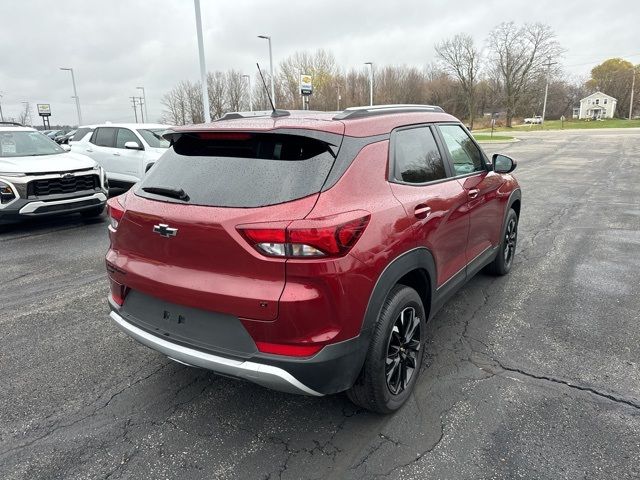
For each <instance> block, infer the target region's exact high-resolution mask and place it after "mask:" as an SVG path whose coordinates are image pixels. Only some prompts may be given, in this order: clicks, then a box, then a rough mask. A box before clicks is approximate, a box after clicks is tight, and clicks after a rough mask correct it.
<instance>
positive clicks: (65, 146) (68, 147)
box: [60, 143, 71, 152]
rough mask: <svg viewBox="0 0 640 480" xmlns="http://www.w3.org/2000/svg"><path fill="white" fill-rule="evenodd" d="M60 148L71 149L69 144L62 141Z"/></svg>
mask: <svg viewBox="0 0 640 480" xmlns="http://www.w3.org/2000/svg"><path fill="white" fill-rule="evenodd" d="M60 148H61V149H63V150H64V151H65V152H69V151H71V147H70V146H69V145H67V144H64V143H63V144H62V145H60Z"/></svg>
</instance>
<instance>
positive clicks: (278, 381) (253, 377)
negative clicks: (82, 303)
mask: <svg viewBox="0 0 640 480" xmlns="http://www.w3.org/2000/svg"><path fill="white" fill-rule="evenodd" d="M110 316H111V318H112V319H113V320H114V321H115V322H116V324H117V325H118V327H120V329H121V330H123V331H124V332H125V333H127V334H128V335H130V336H131V337H133V338H135V339H136V340H137V341H138V342H140V343H142V344H143V345H146V346H147V347H150V348H153V349H154V350H157V351H159V352H161V353H164V354H165V355H166V356H167V357H169V358H171V359H172V360H176V361H178V362H181V363H186V364H187V365H191V366H194V367H201V368H206V369H209V370H213V371H214V372H218V373H221V374H223V375H230V376H233V377H237V378H242V379H245V380H249V381H250V382H253V383H257V384H258V385H262V386H264V387H267V388H271V389H273V390H279V391H282V392H288V393H297V394H303V395H314V396H321V395H322V393H319V392H316V391H315V390H313V389H311V388H309V387H307V386H306V385H304V384H303V383H301V382H300V381H299V380H297V379H296V378H295V377H294V376H293V375H291V374H290V373H289V372H287V371H285V370H283V369H281V368H278V367H275V366H273V365H265V364H261V363H256V362H252V361H247V360H234V359H230V358H225V357H221V356H218V355H213V354H210V353H206V352H201V351H199V350H195V349H193V348H188V347H184V346H182V345H178V344H175V343H172V342H168V341H166V340H164V339H162V338H160V337H157V336H155V335H152V334H150V333H148V332H145V331H144V330H142V329H140V328H138V327H136V326H135V325H132V324H131V323H129V322H127V321H126V320H125V319H124V318H122V317H121V316H120V315H119V314H118V313H117V312H115V311H112V312H111V314H110Z"/></svg>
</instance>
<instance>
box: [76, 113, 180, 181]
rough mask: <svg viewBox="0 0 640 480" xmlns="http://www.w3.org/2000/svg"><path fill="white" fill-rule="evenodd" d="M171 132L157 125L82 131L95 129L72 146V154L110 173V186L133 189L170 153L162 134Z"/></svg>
mask: <svg viewBox="0 0 640 480" xmlns="http://www.w3.org/2000/svg"><path fill="white" fill-rule="evenodd" d="M169 128H171V127H169V126H167V125H161V124H156V123H106V124H102V125H92V126H88V127H80V128H79V129H78V132H83V130H84V129H91V135H89V134H88V131H86V133H84V136H82V138H81V139H79V140H76V137H74V139H73V140H72V141H71V142H70V145H71V150H72V151H74V152H78V153H82V154H84V155H88V156H90V157H91V158H93V159H94V160H95V161H96V162H98V164H99V165H100V166H102V168H104V169H105V171H106V172H107V177H108V178H109V185H110V186H112V187H124V188H129V187H131V185H133V184H134V183H136V182H138V181H139V180H140V179H141V178H142V177H143V176H144V174H145V173H146V171H147V170H149V168H151V166H152V165H153V164H154V163H155V162H156V160H158V158H160V156H162V154H163V153H165V152H166V151H167V148H168V147H169V142H168V141H167V140H165V139H164V138H162V134H163V133H164V132H166V131H167V130H168V129H169Z"/></svg>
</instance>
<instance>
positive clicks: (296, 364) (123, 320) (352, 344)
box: [109, 293, 368, 396]
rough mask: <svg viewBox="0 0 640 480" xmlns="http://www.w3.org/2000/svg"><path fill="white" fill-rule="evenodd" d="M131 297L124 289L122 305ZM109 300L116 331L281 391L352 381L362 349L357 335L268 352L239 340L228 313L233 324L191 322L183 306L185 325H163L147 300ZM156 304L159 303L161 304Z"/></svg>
mask: <svg viewBox="0 0 640 480" xmlns="http://www.w3.org/2000/svg"><path fill="white" fill-rule="evenodd" d="M131 298H132V297H131V293H130V294H129V296H128V297H127V302H125V307H126V306H127V305H128V304H129V303H128V302H129V300H130V299H131ZM109 306H110V307H111V314H110V317H111V319H112V320H113V321H114V322H115V323H116V325H117V326H118V327H119V328H120V329H121V330H122V331H124V332H125V333H126V334H128V335H129V336H131V337H133V338H134V339H135V340H137V341H138V342H140V343H142V344H143V345H146V346H147V347H149V348H152V349H154V350H157V351H158V352H161V353H163V354H164V355H166V356H167V357H169V358H171V359H172V360H176V361H178V362H181V363H185V364H187V365H191V366H195V367H200V368H206V369H208V370H212V371H214V372H217V373H220V374H222V375H227V376H232V377H236V378H240V379H244V380H248V381H250V382H253V383H256V384H258V385H262V386H264V387H267V388H271V389H273V390H279V391H283V392H287V393H295V394H301V395H313V396H321V395H329V394H333V393H338V392H342V391H344V390H347V389H349V388H350V387H351V386H352V385H353V383H354V382H355V381H356V378H357V377H358V374H359V373H360V370H361V368H362V365H363V363H364V359H365V356H366V353H367V346H368V342H367V341H366V339H365V337H363V336H358V337H355V338H352V339H349V340H345V341H343V342H339V343H333V344H330V345H327V346H325V347H324V348H323V349H322V350H320V352H318V353H317V354H316V355H314V356H312V357H305V358H299V357H288V356H280V355H270V354H266V353H262V352H259V351H258V350H257V348H256V347H255V344H254V342H253V340H251V337H249V336H248V335H247V337H246V339H248V341H249V343H250V345H247V342H246V339H245V340H242V337H241V335H239V334H238V332H237V331H236V328H237V327H240V328H242V326H241V323H240V322H239V321H238V319H237V318H235V317H231V319H232V320H233V321H235V322H237V325H236V326H235V327H234V325H233V323H228V322H222V320H223V319H221V318H219V317H217V316H216V315H217V314H215V313H212V312H208V313H207V312H205V313H206V315H207V318H208V319H209V320H210V323H209V324H208V325H203V324H199V326H197V323H198V322H197V312H195V311H194V310H189V309H183V310H181V311H182V312H183V313H185V315H186V317H187V320H186V322H185V323H183V324H181V327H187V329H186V330H184V331H180V329H179V328H178V329H175V328H174V329H169V330H167V329H164V328H162V327H158V324H157V323H156V324H155V326H154V325H153V324H152V323H150V322H149V320H150V319H151V318H152V317H155V316H157V315H158V312H156V311H155V310H154V308H155V306H154V305H153V304H145V305H144V306H145V309H144V310H143V311H140V310H138V311H137V312H136V316H132V315H131V312H125V311H124V309H123V308H121V307H119V306H118V305H116V304H115V303H114V302H113V301H112V300H111V299H109ZM160 308H161V309H162V308H165V307H164V304H161V307H160ZM139 317H144V318H139ZM145 319H146V320H147V321H146V322H145ZM227 320H229V319H227ZM190 325H196V330H193V329H192V330H188V328H189V326H190ZM243 331H244V329H243ZM245 333H246V332H245ZM212 337H213V338H215V339H217V340H218V342H217V344H212V343H211V342H209V343H208V344H207V343H206V342H205V340H206V339H207V338H212Z"/></svg>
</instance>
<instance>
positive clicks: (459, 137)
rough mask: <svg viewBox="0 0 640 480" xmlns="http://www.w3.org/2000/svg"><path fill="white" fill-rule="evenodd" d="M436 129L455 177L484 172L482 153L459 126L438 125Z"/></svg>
mask: <svg viewBox="0 0 640 480" xmlns="http://www.w3.org/2000/svg"><path fill="white" fill-rule="evenodd" d="M438 128H439V129H440V132H441V133H442V137H443V139H444V143H445V146H446V148H447V150H448V151H449V154H450V155H451V160H452V161H453V170H454V172H455V174H456V176H457V175H468V174H469V173H473V172H481V171H484V170H485V167H484V162H483V159H482V152H480V149H479V148H478V147H477V145H476V144H475V143H474V142H473V140H471V137H469V135H467V132H465V131H464V130H463V129H462V127H461V126H459V125H440V126H439V127H438Z"/></svg>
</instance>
